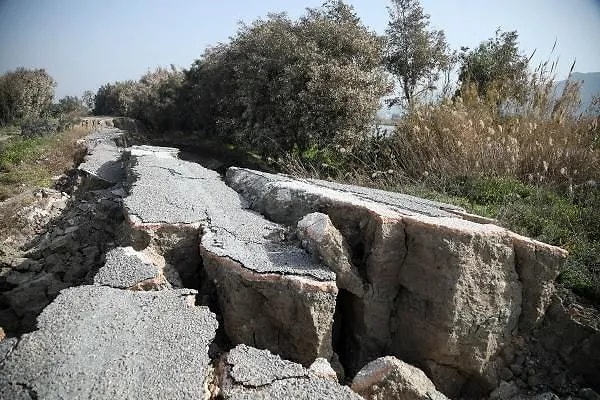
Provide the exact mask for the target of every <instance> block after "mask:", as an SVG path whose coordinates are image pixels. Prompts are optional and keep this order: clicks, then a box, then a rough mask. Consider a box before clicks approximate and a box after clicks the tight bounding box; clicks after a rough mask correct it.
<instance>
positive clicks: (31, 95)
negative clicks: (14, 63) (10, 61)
mask: <svg viewBox="0 0 600 400" xmlns="http://www.w3.org/2000/svg"><path fill="white" fill-rule="evenodd" d="M55 86H56V82H55V81H54V79H53V78H52V77H51V76H50V75H48V73H47V72H46V71H45V70H44V69H34V70H29V69H25V68H17V69H16V70H15V71H11V72H7V73H5V74H3V75H1V76H0V125H6V124H14V123H19V122H20V121H22V120H24V119H27V118H38V117H40V116H43V115H44V114H46V113H48V112H49V110H50V106H51V104H52V98H53V97H54V87H55Z"/></svg>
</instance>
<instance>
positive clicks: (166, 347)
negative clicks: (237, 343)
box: [0, 286, 217, 399]
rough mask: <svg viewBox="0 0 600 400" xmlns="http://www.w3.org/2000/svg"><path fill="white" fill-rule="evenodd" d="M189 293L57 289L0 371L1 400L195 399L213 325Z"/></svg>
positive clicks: (204, 372) (212, 319)
mask: <svg viewBox="0 0 600 400" xmlns="http://www.w3.org/2000/svg"><path fill="white" fill-rule="evenodd" d="M194 293H195V292H194V291H191V290H165V291H160V292H133V291H127V290H119V289H113V288H109V287H100V286H80V287H76V288H70V289H66V290H64V291H62V292H61V294H60V295H59V296H58V297H57V298H56V299H55V300H54V302H52V303H51V304H50V305H49V306H48V307H46V309H45V310H44V311H43V312H42V314H41V315H40V316H39V317H38V330H36V331H34V332H33V333H31V334H27V335H24V336H23V337H22V338H21V340H20V341H19V343H18V345H17V346H16V348H15V349H14V350H13V351H12V353H10V355H9V356H8V358H7V359H6V360H5V362H4V364H3V365H1V366H0V398H1V399H15V398H25V399H82V398H85V399H174V398H177V399H198V398H200V397H201V396H200V393H201V391H202V388H203V386H204V383H205V380H206V379H207V377H208V375H209V364H210V358H209V356H208V346H209V344H210V343H211V342H212V340H213V339H214V337H215V331H216V329H217V320H216V318H215V315H214V314H213V313H211V312H210V311H209V310H208V309H207V308H206V307H195V306H192V305H190V299H189V298H188V297H189V296H190V295H193V294H194ZM191 303H192V304H193V300H192V301H191ZM19 396H21V397H19Z"/></svg>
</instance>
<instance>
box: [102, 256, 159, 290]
mask: <svg viewBox="0 0 600 400" xmlns="http://www.w3.org/2000/svg"><path fill="white" fill-rule="evenodd" d="M144 281H152V282H153V284H152V286H153V288H155V289H159V288H161V287H163V288H168V287H170V285H169V284H168V282H167V281H166V279H165V278H164V276H163V275H162V271H161V269H160V268H159V267H158V266H156V265H154V264H153V263H152V261H151V260H150V259H149V258H148V257H147V256H146V255H144V254H143V253H141V252H138V251H135V250H134V249H133V248H132V247H116V248H114V249H112V250H110V251H109V252H108V253H106V262H105V264H104V266H103V267H102V268H100V270H98V273H97V274H96V275H95V276H94V284H95V285H103V286H111V287H114V288H118V289H127V288H130V287H132V286H134V285H138V284H140V283H142V282H144ZM148 283H149V282H148Z"/></svg>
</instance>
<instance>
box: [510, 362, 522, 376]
mask: <svg viewBox="0 0 600 400" xmlns="http://www.w3.org/2000/svg"><path fill="white" fill-rule="evenodd" d="M510 370H511V371H512V372H513V374H515V375H517V376H521V374H523V368H522V367H521V366H520V365H519V364H512V365H511V366H510Z"/></svg>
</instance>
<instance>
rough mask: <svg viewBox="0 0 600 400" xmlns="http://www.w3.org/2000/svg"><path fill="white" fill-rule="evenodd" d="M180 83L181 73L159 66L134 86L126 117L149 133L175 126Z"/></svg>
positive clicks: (175, 69)
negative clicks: (131, 102)
mask: <svg viewBox="0 0 600 400" xmlns="http://www.w3.org/2000/svg"><path fill="white" fill-rule="evenodd" d="M182 81H183V72H182V71H179V70H177V68H175V66H173V65H171V68H170V69H167V68H160V67H159V68H157V69H156V70H154V71H151V72H148V73H146V74H145V75H144V76H142V77H141V78H140V80H139V81H138V82H137V84H136V86H135V89H134V91H133V104H132V105H131V107H130V109H129V111H128V114H127V115H128V116H130V117H133V118H136V119H138V120H140V121H141V122H142V123H144V125H145V127H146V128H147V129H150V130H153V131H161V130H165V129H168V128H173V127H174V125H175V124H176V123H177V122H176V120H177V116H178V107H177V100H178V97H179V92H180V90H181V84H182Z"/></svg>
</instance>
